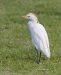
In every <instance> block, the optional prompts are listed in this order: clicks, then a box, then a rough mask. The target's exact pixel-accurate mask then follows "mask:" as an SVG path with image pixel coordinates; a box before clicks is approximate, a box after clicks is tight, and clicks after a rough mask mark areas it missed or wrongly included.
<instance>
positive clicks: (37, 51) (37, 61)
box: [37, 51, 40, 64]
mask: <svg viewBox="0 0 61 75" xmlns="http://www.w3.org/2000/svg"><path fill="white" fill-rule="evenodd" d="M39 63H40V61H39V53H38V51H37V64H39Z"/></svg>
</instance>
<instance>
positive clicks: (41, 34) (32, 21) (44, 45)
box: [22, 13, 50, 63]
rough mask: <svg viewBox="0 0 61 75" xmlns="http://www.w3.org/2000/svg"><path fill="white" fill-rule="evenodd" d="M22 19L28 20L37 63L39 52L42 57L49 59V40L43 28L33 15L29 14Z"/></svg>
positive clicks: (38, 61)
mask: <svg viewBox="0 0 61 75" xmlns="http://www.w3.org/2000/svg"><path fill="white" fill-rule="evenodd" d="M22 17H23V18H25V19H27V20H28V27H29V31H30V34H31V38H32V43H33V44H34V46H35V47H36V49H37V63H40V57H41V52H42V53H43V54H44V56H46V57H47V58H50V48H49V40H48V35H47V32H46V30H45V28H44V26H43V25H42V24H40V23H39V22H38V19H37V17H36V15H35V14H33V13H29V14H27V15H26V16H22ZM39 53H40V54H39ZM38 54H39V56H38Z"/></svg>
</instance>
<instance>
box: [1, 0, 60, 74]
mask: <svg viewBox="0 0 61 75" xmlns="http://www.w3.org/2000/svg"><path fill="white" fill-rule="evenodd" d="M29 12H32V13H35V14H36V15H37V16H38V19H39V22H40V23H41V24H43V25H44V27H45V28H46V30H47V33H48V35H49V40H50V49H51V59H50V60H48V59H47V58H46V60H43V55H42V58H41V63H40V64H37V63H36V56H37V53H36V50H35V48H34V46H33V44H32V42H31V38H30V33H29V30H28V26H27V21H26V20H24V19H22V18H21V16H22V15H26V14H28V13H29ZM0 75H61V0H0Z"/></svg>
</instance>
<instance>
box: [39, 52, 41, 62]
mask: <svg viewBox="0 0 61 75" xmlns="http://www.w3.org/2000/svg"><path fill="white" fill-rule="evenodd" d="M40 58H41V52H40V56H39V62H40Z"/></svg>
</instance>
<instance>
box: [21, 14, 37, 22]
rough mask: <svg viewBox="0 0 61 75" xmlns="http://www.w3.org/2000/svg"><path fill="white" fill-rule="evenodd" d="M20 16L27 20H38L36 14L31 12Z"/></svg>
mask: <svg viewBox="0 0 61 75" xmlns="http://www.w3.org/2000/svg"><path fill="white" fill-rule="evenodd" d="M22 17H23V18H25V19H27V20H29V21H34V22H38V19H37V17H36V15H35V14H33V13H29V14H27V15H26V16H22Z"/></svg>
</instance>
